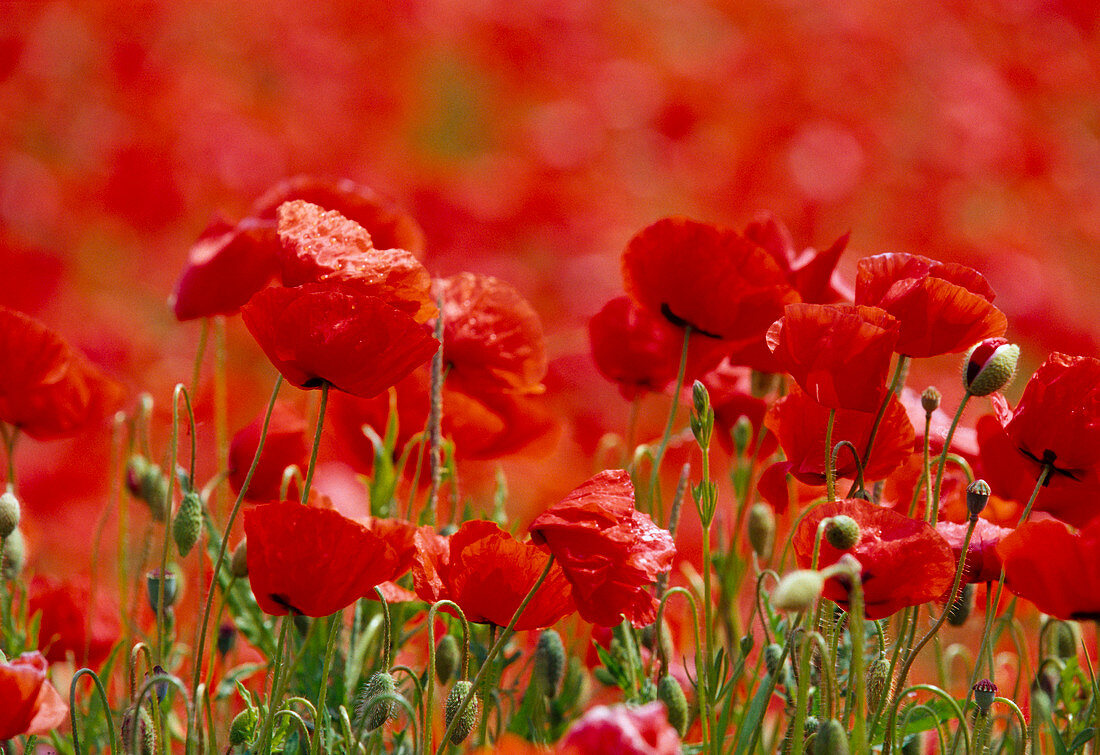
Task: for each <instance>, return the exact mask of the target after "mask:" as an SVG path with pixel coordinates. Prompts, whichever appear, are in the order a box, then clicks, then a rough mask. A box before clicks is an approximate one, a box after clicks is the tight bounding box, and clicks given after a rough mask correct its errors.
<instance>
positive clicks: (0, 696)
mask: <svg viewBox="0 0 1100 755" xmlns="http://www.w3.org/2000/svg"><path fill="white" fill-rule="evenodd" d="M48 668H49V664H47V663H46V659H45V658H44V657H42V654H41V653H39V652H34V653H23V654H22V655H21V656H19V657H18V658H14V659H12V660H10V661H8V662H7V663H0V740H7V739H15V738H16V737H18V736H21V735H23V734H45V733H46V732H48V731H50V730H52V729H56V728H57V727H58V726H60V725H61V724H62V723H63V722H64V721H65V719H66V718H67V717H68V715H69V706H68V705H66V704H65V701H64V700H62V699H61V695H59V694H58V692H57V690H56V689H54V686H53V685H52V684H50V683H49V682H48V681H47V680H46V671H47V669H48Z"/></svg>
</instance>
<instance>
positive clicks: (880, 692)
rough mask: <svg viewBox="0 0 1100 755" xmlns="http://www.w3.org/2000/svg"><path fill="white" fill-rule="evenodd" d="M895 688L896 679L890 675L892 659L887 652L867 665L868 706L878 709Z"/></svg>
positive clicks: (870, 708)
mask: <svg viewBox="0 0 1100 755" xmlns="http://www.w3.org/2000/svg"><path fill="white" fill-rule="evenodd" d="M893 689H894V680H893V679H892V678H891V677H890V661H889V660H888V659H887V658H886V654H885V653H879V655H878V658H876V659H875V660H874V661H872V662H871V665H870V666H868V667H867V708H868V709H869V710H878V708H879V707H880V706H881V705H882V703H883V701H884V700H886V699H887V697H888V696H889V694H890V693H891V692H892V691H893Z"/></svg>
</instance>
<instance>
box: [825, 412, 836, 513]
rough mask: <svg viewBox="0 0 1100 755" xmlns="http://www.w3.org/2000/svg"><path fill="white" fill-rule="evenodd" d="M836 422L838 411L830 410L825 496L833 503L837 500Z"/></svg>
mask: <svg viewBox="0 0 1100 755" xmlns="http://www.w3.org/2000/svg"><path fill="white" fill-rule="evenodd" d="M835 422H836V409H830V410H829V421H828V422H827V423H826V424H825V495H826V497H827V499H828V501H829V503H832V502H833V501H835V500H836V467H835V466H834V463H835V462H834V457H833V424H834V423H835Z"/></svg>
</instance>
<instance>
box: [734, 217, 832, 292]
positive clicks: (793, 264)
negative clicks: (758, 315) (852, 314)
mask: <svg viewBox="0 0 1100 755" xmlns="http://www.w3.org/2000/svg"><path fill="white" fill-rule="evenodd" d="M745 238H747V239H748V240H749V241H753V242H755V243H756V244H758V245H759V246H760V248H761V249H763V250H764V251H766V252H767V253H768V254H770V255H771V256H772V259H773V260H775V262H776V264H778V265H779V267H780V269H782V270H783V272H784V273H785V274H786V276H787V280H788V281H789V282H790V284H791V286H792V287H793V288H794V290H795V291H797V292H798V294H799V296H800V297H801V298H802V301H804V302H808V303H810V304H834V303H837V302H842V301H849V300H851V298H852V294H851V291H850V290H849V289H848V287H847V286H846V285H845V284H844V282H843V281H842V280H841V279H840V276H839V275H838V274H837V273H836V263H837V262H839V261H840V255H841V254H843V253H844V249H845V247H847V246H848V234H847V233H846V234H844V235H843V236H841V237H840V238H839V239H837V240H836V241H834V242H833V245H832V246H830V247H829V248H828V249H825V250H823V251H818V250H817V249H813V248H810V249H805V250H804V251H802V252H801V253H800V252H798V251H797V250H796V249H795V246H794V239H793V238H792V237H791V232H790V231H788V230H787V226H785V225H783V223H782V222H780V220H779V219H778V218H776V217H775V216H774V215H773V214H772V213H770V212H767V211H765V212H760V213H757V216H756V218H755V219H754V220H753V222H751V223H749V225H748V226H746V228H745Z"/></svg>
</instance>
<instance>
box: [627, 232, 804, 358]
mask: <svg viewBox="0 0 1100 755" xmlns="http://www.w3.org/2000/svg"><path fill="white" fill-rule="evenodd" d="M622 266H623V281H624V283H625V286H626V291H627V293H628V294H630V296H631V297H632V298H633V299H634V300H635V301H636V302H638V304H640V305H641V306H642V307H644V308H646V309H648V310H649V311H650V312H652V313H654V314H661V315H663V316H664V317H665V318H666V319H667V320H669V321H670V322H672V323H673V324H674V325H678V326H685V325H690V326H691V327H692V329H693V330H695V331H698V332H699V333H701V334H703V335H709V336H712V337H714V338H721V339H723V340H726V341H734V342H747V341H751V340H754V339H757V338H761V337H762V336H763V334H764V332H765V331H766V330H767V329H768V326H769V325H771V324H772V323H773V322H775V321H776V319H778V318H779V316H780V315H781V314H782V313H783V306H784V305H786V304H791V303H794V302H796V301H798V300H799V296H798V292H796V291H795V290H794V288H792V287H791V284H790V283H789V282H788V280H787V276H786V275H785V274H784V272H783V270H782V269H781V268H780V267H779V265H778V264H776V262H775V260H774V259H772V256H771V255H770V254H769V253H768V252H766V251H764V250H763V249H761V248H760V247H759V246H757V245H756V244H755V243H753V242H752V241H749V240H748V239H746V238H743V237H742V236H740V235H739V234H737V233H736V232H735V231H732V230H729V229H724V228H719V227H718V226H714V225H710V224H708V223H700V222H698V221H695V220H688V219H687V218H665V219H664V220H658V221H657V222H656V223H654V224H653V225H650V226H648V227H646V228H643V229H642V230H641V231H640V232H639V233H638V234H637V235H636V236H635V237H634V238H632V239H631V240H630V242H629V243H628V244H627V247H626V250H625V251H624V252H623V259H622Z"/></svg>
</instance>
